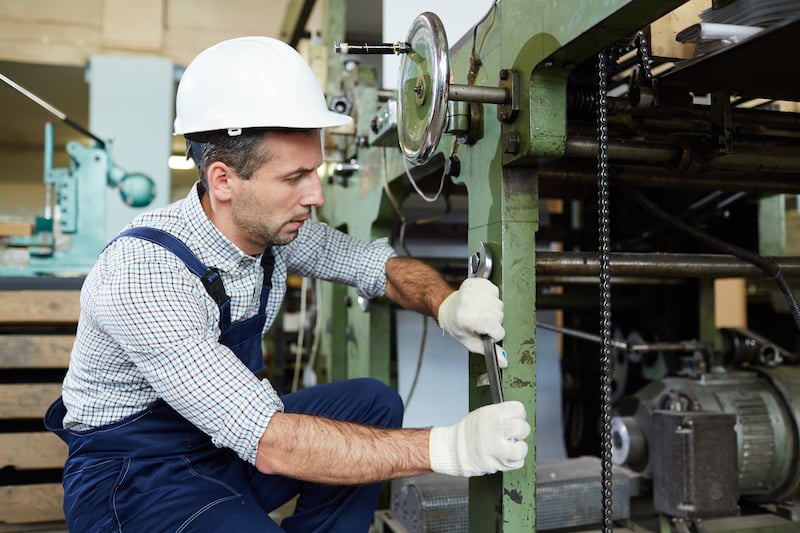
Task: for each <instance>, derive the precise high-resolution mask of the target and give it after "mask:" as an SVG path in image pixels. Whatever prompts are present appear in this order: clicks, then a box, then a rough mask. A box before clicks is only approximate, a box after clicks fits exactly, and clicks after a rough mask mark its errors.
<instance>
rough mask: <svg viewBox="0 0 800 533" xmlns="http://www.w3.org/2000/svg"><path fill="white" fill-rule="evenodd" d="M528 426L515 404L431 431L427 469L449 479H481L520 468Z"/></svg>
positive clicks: (500, 405) (486, 409)
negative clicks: (461, 477) (483, 476)
mask: <svg viewBox="0 0 800 533" xmlns="http://www.w3.org/2000/svg"><path fill="white" fill-rule="evenodd" d="M530 432H531V427H530V425H529V424H528V421H527V420H526V419H525V406H524V405H522V403H520V402H517V401H509V402H503V403H498V404H492V405H486V406H484V407H481V408H479V409H476V410H474V411H472V412H471V413H469V414H468V415H467V416H465V417H464V418H462V419H461V421H459V422H458V423H456V424H454V425H452V426H448V427H434V428H432V429H431V435H430V440H429V448H430V458H431V469H432V470H433V471H434V472H439V473H441V474H448V475H451V476H463V477H471V476H482V475H484V474H493V473H495V472H505V471H508V470H516V469H518V468H521V467H522V465H523V464H524V463H525V456H526V455H527V454H528V445H527V443H526V442H525V440H524V439H525V438H526V437H527V436H528V435H529V434H530Z"/></svg>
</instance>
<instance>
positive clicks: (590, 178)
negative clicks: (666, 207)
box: [536, 166, 800, 193]
mask: <svg viewBox="0 0 800 533" xmlns="http://www.w3.org/2000/svg"><path fill="white" fill-rule="evenodd" d="M536 173H537V174H538V176H539V178H540V179H541V180H544V181H545V182H546V181H550V182H551V183H552V184H553V186H554V187H558V186H559V185H558V184H559V183H564V184H586V185H591V184H593V183H595V182H596V181H597V173H596V172H595V171H594V170H585V169H581V168H563V167H557V166H553V167H542V168H539V169H537V171H536ZM612 176H613V178H614V179H615V180H618V181H620V182H622V183H627V184H630V185H647V186H651V187H662V188H672V187H676V188H681V189H687V190H712V191H713V190H720V191H759V192H775V193H800V181H798V180H797V179H790V178H795V177H796V176H793V175H791V174H783V175H782V176H781V175H776V174H773V175H764V174H750V175H748V176H747V177H742V175H741V173H733V172H725V171H722V170H716V169H715V170H713V171H711V172H704V173H703V174H691V175H687V174H681V173H678V172H666V171H664V170H663V169H659V168H656V167H652V168H638V169H632V168H623V167H615V168H613V169H612ZM542 185H546V183H542Z"/></svg>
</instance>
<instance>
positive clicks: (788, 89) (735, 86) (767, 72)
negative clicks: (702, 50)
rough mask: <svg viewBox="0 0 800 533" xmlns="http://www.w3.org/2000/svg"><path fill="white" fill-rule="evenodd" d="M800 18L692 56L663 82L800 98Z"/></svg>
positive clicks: (700, 89) (692, 88)
mask: <svg viewBox="0 0 800 533" xmlns="http://www.w3.org/2000/svg"><path fill="white" fill-rule="evenodd" d="M798 31H800V18H797V19H794V20H790V21H786V22H783V23H781V24H777V25H775V26H773V27H771V28H767V29H765V30H763V31H761V32H759V33H757V34H755V35H753V36H751V37H748V38H747V39H744V40H742V41H740V42H738V43H736V44H733V45H730V46H727V47H725V48H722V49H721V50H717V51H716V52H712V53H710V54H708V55H704V56H700V57H698V58H695V59H689V60H687V61H684V62H683V63H680V64H679V65H678V66H677V67H676V68H675V69H673V70H671V71H670V72H667V73H666V74H664V75H663V76H662V77H661V78H660V80H661V83H662V85H665V86H674V87H678V88H681V89H684V90H689V91H694V92H695V93H696V94H702V93H704V92H711V91H725V92H727V93H730V94H737V95H740V96H746V97H753V98H771V99H776V100H800V74H798V70H797V68H796V67H795V66H794V62H795V60H794V59H793V54H794V53H795V52H794V51H795V50H796V48H797V34H798Z"/></svg>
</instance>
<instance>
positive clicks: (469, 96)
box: [447, 83, 509, 104]
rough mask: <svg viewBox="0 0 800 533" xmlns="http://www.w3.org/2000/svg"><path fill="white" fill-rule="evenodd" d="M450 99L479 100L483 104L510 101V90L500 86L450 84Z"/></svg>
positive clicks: (462, 100)
mask: <svg viewBox="0 0 800 533" xmlns="http://www.w3.org/2000/svg"><path fill="white" fill-rule="evenodd" d="M447 99H448V100H455V101H457V102H479V103H483V104H505V103H508V100H509V95H508V91H507V90H505V89H501V88H500V87H478V86H475V85H455V84H452V83H451V84H450V89H449V92H448V94H447Z"/></svg>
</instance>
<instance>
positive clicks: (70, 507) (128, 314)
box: [46, 37, 530, 532]
mask: <svg viewBox="0 0 800 533" xmlns="http://www.w3.org/2000/svg"><path fill="white" fill-rule="evenodd" d="M176 111H177V117H176V120H175V132H176V134H183V135H184V136H185V137H186V139H187V149H188V153H189V155H191V157H192V158H194V160H195V162H196V163H197V166H198V170H199V174H200V181H199V182H198V183H197V184H196V186H195V187H194V188H193V189H192V190H191V191H190V192H189V195H188V196H187V197H186V199H185V200H183V201H181V202H178V203H176V204H173V205H171V206H167V207H164V208H161V209H158V210H155V211H153V212H151V213H147V214H144V215H141V216H139V217H137V218H136V219H135V220H133V221H132V222H131V224H130V225H129V227H128V228H127V229H126V230H124V231H123V232H122V233H121V234H120V235H119V236H118V237H117V238H116V239H115V240H114V241H112V242H111V243H110V244H109V246H108V247H107V248H106V250H105V251H104V252H103V253H102V254H101V256H100V257H99V259H98V261H97V264H96V265H95V267H94V268H93V270H92V272H91V273H90V274H89V275H88V276H87V278H86V281H85V282H84V286H83V290H82V292H81V317H80V322H79V325H78V332H77V336H76V341H75V346H74V348H73V352H72V356H71V359H70V367H69V370H68V372H67V375H66V377H65V380H64V385H63V401H61V400H59V401H57V402H56V403H54V404H53V406H52V407H51V408H50V410H49V411H48V414H47V416H46V422H47V424H48V427H50V428H51V429H53V430H54V431H56V433H58V434H59V435H60V436H61V437H62V438H63V439H64V440H65V441H67V442H68V443H69V446H70V454H69V458H68V460H67V462H66V465H65V468H64V479H63V484H64V511H65V513H66V517H67V522H68V525H69V528H70V531H73V532H79V531H121V532H129V531H148V532H153V531H236V532H239V531H283V530H285V531H300V532H310V531H342V532H356V531H366V530H367V529H368V527H369V524H370V521H371V519H372V514H373V512H374V509H375V506H376V503H377V498H378V492H379V484H378V483H377V482H379V481H381V480H387V479H392V478H396V477H403V476H411V475H416V474H421V473H425V472H431V471H435V472H442V473H446V474H451V475H460V476H472V475H482V474H484V473H490V472H497V471H505V470H510V469H514V468H519V467H521V466H522V464H523V462H524V459H525V456H526V454H527V445H526V444H525V442H524V439H525V438H526V437H527V435H528V433H529V431H530V428H529V426H528V423H527V422H526V420H525V410H524V408H523V406H522V404H521V403H519V402H507V403H502V404H498V405H492V406H486V407H483V408H481V409H478V410H476V411H473V412H472V413H470V414H469V415H467V416H466V417H465V418H464V419H463V420H462V421H460V422H459V423H458V424H455V425H454V426H451V427H436V428H432V429H398V428H399V427H400V425H401V422H402V404H401V402H400V400H399V397H398V395H397V394H396V393H394V392H393V391H392V390H391V389H389V388H388V387H386V386H385V385H383V384H381V383H379V382H378V381H376V380H373V379H368V378H364V379H355V380H349V381H345V382H340V383H331V384H325V385H320V386H317V387H313V388H310V389H306V390H303V391H300V392H297V393H293V394H289V395H287V396H285V397H283V398H279V397H278V395H277V394H276V392H275V390H274V389H273V388H272V387H271V385H270V384H269V382H268V381H267V380H259V379H257V378H256V376H255V374H254V373H255V372H257V371H259V370H260V369H261V368H262V366H263V361H262V360H261V343H260V341H261V337H262V335H263V332H264V331H265V330H266V329H267V328H268V327H269V325H270V324H271V323H272V321H273V320H274V319H275V315H276V314H277V312H278V310H279V307H280V304H281V301H282V298H283V295H284V292H285V290H286V276H287V273H288V272H292V273H296V274H300V275H303V276H308V277H314V278H322V279H327V280H331V281H336V282H340V283H346V284H350V285H353V286H355V287H357V289H358V292H359V294H361V295H362V296H364V297H367V298H373V297H377V296H380V295H383V294H385V295H386V296H387V297H388V298H390V299H392V300H393V301H395V302H397V303H398V304H400V305H402V306H404V307H406V308H408V309H413V310H416V311H419V312H421V313H426V314H428V315H432V316H435V317H437V319H438V321H439V323H440V325H441V327H442V328H443V329H444V330H445V331H447V332H448V333H449V334H451V335H452V336H454V337H455V338H457V339H458V340H460V341H461V342H462V343H463V344H464V345H465V346H466V347H468V348H469V349H470V350H473V351H480V350H481V349H482V348H481V346H482V345H481V341H480V335H482V334H488V335H489V336H491V337H492V338H493V339H495V340H498V341H499V340H500V339H502V337H503V335H504V334H505V332H504V330H503V328H502V325H501V322H502V314H503V313H502V302H500V300H499V299H498V297H497V296H498V290H497V288H496V287H495V286H494V285H492V284H491V283H490V282H488V281H486V280H468V281H467V282H465V283H464V284H463V285H462V287H461V288H460V289H459V290H458V291H453V289H452V288H450V287H449V286H448V285H447V283H445V281H444V280H443V279H442V278H441V276H439V275H438V273H437V272H436V271H435V270H433V269H432V268H430V267H428V266H426V265H425V264H423V263H421V262H419V261H416V260H412V259H408V258H400V257H395V256H394V253H393V252H392V250H391V248H390V247H389V246H388V245H387V244H386V242H385V241H383V240H380V241H376V242H373V243H364V242H360V241H358V240H355V239H353V238H352V237H350V236H348V235H345V234H343V233H340V232H338V231H335V230H333V229H331V228H329V227H327V226H326V225H324V224H318V223H314V222H312V221H310V220H309V215H310V211H311V208H312V207H313V206H319V205H322V203H323V198H322V190H321V184H320V180H319V178H318V177H317V173H316V172H317V167H318V166H319V165H320V164H321V162H322V148H321V143H320V131H321V128H324V127H330V126H336V125H341V124H344V123H346V122H347V121H349V120H350V119H349V117H345V116H342V115H338V114H335V113H332V112H330V111H329V110H328V109H327V108H326V107H325V101H324V97H323V95H322V93H321V91H320V90H319V86H318V84H317V82H316V80H315V78H314V76H313V74H312V72H311V70H310V69H309V68H308V66H307V65H306V64H305V62H304V61H303V60H302V58H301V57H300V56H299V55H298V54H297V53H296V52H295V51H294V50H293V49H292V48H291V47H289V46H288V45H286V44H284V43H282V42H280V41H276V40H274V39H269V38H263V37H246V38H238V39H232V40H229V41H225V42H222V43H220V44H218V45H215V46H213V47H211V48H209V49H208V50H206V51H204V52H202V53H201V54H200V55H199V56H198V57H197V58H196V59H195V60H194V61H193V62H192V63H191V64H190V65H189V67H188V68H187V69H186V71H185V73H184V75H183V77H182V80H181V83H180V86H179V88H178V93H177V106H176ZM298 494H299V499H298V500H297V505H296V510H295V512H294V514H293V515H292V516H291V517H288V518H287V519H285V520H284V521H283V523H282V528H283V529H282V528H281V527H279V526H278V525H276V524H275V523H274V522H272V521H271V520H270V518H269V516H268V513H269V512H270V511H272V510H274V509H275V508H277V507H278V506H280V505H282V504H283V503H285V502H287V501H289V500H290V499H291V498H293V497H294V496H296V495H298Z"/></svg>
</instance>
